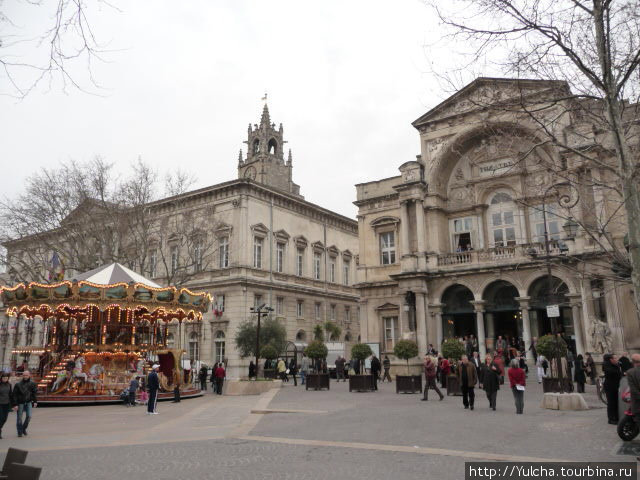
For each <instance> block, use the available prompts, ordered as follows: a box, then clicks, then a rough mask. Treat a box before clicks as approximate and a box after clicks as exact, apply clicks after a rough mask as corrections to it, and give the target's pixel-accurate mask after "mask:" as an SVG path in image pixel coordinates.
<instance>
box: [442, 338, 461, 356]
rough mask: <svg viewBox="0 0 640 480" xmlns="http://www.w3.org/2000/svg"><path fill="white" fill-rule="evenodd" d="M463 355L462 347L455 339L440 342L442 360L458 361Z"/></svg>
mask: <svg viewBox="0 0 640 480" xmlns="http://www.w3.org/2000/svg"><path fill="white" fill-rule="evenodd" d="M464 354H465V351H464V346H463V345H462V343H460V340H458V339H457V338H448V339H446V340H445V341H444V342H442V356H443V357H444V358H452V359H454V360H460V359H461V358H462V355H464Z"/></svg>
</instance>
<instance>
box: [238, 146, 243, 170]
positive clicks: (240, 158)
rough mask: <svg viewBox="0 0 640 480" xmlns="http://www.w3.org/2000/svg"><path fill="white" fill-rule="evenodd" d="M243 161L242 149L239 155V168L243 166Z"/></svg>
mask: <svg viewBox="0 0 640 480" xmlns="http://www.w3.org/2000/svg"><path fill="white" fill-rule="evenodd" d="M243 163H244V162H243V160H242V149H240V153H239V154H238V166H242V164H243Z"/></svg>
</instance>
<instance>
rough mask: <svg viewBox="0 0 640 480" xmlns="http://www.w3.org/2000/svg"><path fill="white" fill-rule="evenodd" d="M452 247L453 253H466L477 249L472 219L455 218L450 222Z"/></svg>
mask: <svg viewBox="0 0 640 480" xmlns="http://www.w3.org/2000/svg"><path fill="white" fill-rule="evenodd" d="M450 226H451V227H452V228H451V229H452V242H453V244H452V247H453V251H455V252H467V251H469V250H473V249H474V248H477V245H476V239H475V236H476V231H475V228H474V221H473V217H464V218H455V219H453V220H452V221H451V223H450Z"/></svg>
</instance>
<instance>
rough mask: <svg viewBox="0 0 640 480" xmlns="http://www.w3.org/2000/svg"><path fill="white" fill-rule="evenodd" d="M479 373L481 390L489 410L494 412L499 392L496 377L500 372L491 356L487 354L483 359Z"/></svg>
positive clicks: (498, 383) (498, 381)
mask: <svg viewBox="0 0 640 480" xmlns="http://www.w3.org/2000/svg"><path fill="white" fill-rule="evenodd" d="M480 371H481V372H482V389H483V390H484V392H485V393H486V394H487V400H489V408H491V410H494V411H495V409H496V398H497V397H498V390H500V377H499V376H498V372H499V371H500V370H499V368H498V366H497V365H496V364H495V363H494V361H493V357H492V356H491V354H487V356H486V357H485V359H484V363H483V364H482V367H481V369H480Z"/></svg>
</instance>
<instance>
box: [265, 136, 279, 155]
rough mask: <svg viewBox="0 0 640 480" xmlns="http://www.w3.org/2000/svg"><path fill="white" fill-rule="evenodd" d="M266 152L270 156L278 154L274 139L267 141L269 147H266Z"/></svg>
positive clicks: (276, 143)
mask: <svg viewBox="0 0 640 480" xmlns="http://www.w3.org/2000/svg"><path fill="white" fill-rule="evenodd" d="M267 150H268V151H269V153H270V154H271V155H275V154H276V153H277V152H278V142H276V140H275V139H274V138H272V139H271V140H269V145H268V146H267Z"/></svg>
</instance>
